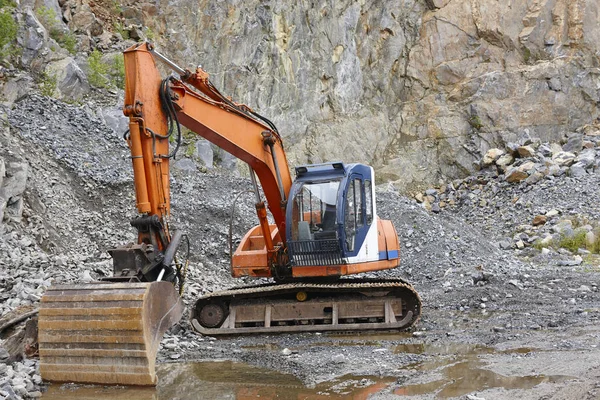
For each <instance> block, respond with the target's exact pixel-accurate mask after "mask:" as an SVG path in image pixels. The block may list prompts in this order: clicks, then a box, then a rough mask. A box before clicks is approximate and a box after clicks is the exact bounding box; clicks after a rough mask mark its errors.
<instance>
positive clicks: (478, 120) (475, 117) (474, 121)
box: [468, 115, 483, 130]
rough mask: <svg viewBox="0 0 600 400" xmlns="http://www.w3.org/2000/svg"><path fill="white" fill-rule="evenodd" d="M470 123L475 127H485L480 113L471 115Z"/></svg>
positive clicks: (477, 128) (478, 128)
mask: <svg viewBox="0 0 600 400" xmlns="http://www.w3.org/2000/svg"><path fill="white" fill-rule="evenodd" d="M468 121H469V125H471V126H472V127H473V129H476V130H480V129H481V128H483V123H482V122H481V118H479V116H478V115H471V116H470V117H469V120H468Z"/></svg>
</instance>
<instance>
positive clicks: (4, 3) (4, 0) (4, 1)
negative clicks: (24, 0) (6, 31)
mask: <svg viewBox="0 0 600 400" xmlns="http://www.w3.org/2000/svg"><path fill="white" fill-rule="evenodd" d="M15 6H16V4H15V2H14V1H12V0H0V8H4V7H8V8H15Z"/></svg>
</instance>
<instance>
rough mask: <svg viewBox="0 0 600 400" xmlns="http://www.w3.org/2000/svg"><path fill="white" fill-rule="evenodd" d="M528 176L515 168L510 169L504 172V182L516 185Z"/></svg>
mask: <svg viewBox="0 0 600 400" xmlns="http://www.w3.org/2000/svg"><path fill="white" fill-rule="evenodd" d="M528 176H529V175H528V174H527V172H523V171H521V170H519V169H517V168H511V169H510V170H508V171H506V181H507V182H510V183H517V182H521V181H523V180H525V179H527V177H528Z"/></svg>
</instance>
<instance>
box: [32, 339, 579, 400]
mask: <svg viewBox="0 0 600 400" xmlns="http://www.w3.org/2000/svg"><path fill="white" fill-rule="evenodd" d="M344 338H345V339H348V337H347V336H344ZM360 340H362V342H363V343H365V342H368V341H369V340H372V337H371V336H369V335H367V337H365V336H360ZM340 345H347V343H344V341H341V343H340ZM278 348H279V347H278V346H276V345H269V344H265V345H257V346H254V347H251V346H249V349H257V350H263V351H268V350H272V349H278ZM394 351H395V352H396V353H400V352H402V353H412V354H419V355H423V356H424V361H422V362H419V363H415V364H412V365H409V366H404V367H403V368H402V369H403V371H404V373H403V375H404V376H407V375H408V376H413V377H422V378H423V379H426V378H427V376H428V375H429V376H432V377H434V378H433V379H434V380H433V381H431V382H426V383H415V384H407V385H404V386H401V387H398V386H397V384H396V382H397V377H385V378H380V377H371V376H351V375H346V376H343V377H340V378H337V379H335V380H332V381H328V382H324V383H321V384H319V385H316V386H315V387H310V388H307V387H306V386H304V385H303V383H302V381H300V380H299V379H298V378H296V377H294V376H293V375H288V374H283V373H280V372H277V371H273V370H268V369H261V368H257V367H254V366H250V365H247V364H241V363H234V362H231V361H224V362H199V363H173V364H161V365H159V366H158V367H157V374H158V378H159V385H158V387H156V388H132V387H102V386H69V385H63V386H61V385H51V386H50V387H49V389H48V391H47V392H46V393H44V395H43V396H42V399H44V400H75V399H77V400H163V399H164V400H171V399H178V400H188V399H189V400H191V399H236V400H246V399H256V398H260V399H295V400H297V399H311V400H321V399H323V400H324V399H348V398H351V399H354V400H365V399H367V398H368V397H369V396H371V395H373V394H376V393H387V394H391V393H393V394H395V395H401V396H419V395H425V394H427V395H434V396H435V397H436V398H449V397H460V396H463V395H465V394H468V393H472V392H478V391H482V390H485V389H489V388H504V389H508V390H510V389H531V388H533V387H534V386H536V385H539V384H540V383H543V382H553V383H555V382H556V383H558V382H564V381H566V380H570V379H573V378H572V377H568V376H544V375H532V376H517V377H509V376H503V375H500V374H497V373H495V372H493V371H490V370H487V369H485V366H486V361H485V359H483V358H481V356H485V355H493V354H499V355H506V354H527V353H530V352H537V351H538V350H535V349H531V348H525V347H523V348H516V349H509V350H496V349H494V348H492V347H485V346H477V345H468V344H464V343H451V344H444V345H442V344H418V343H417V344H401V345H398V346H396V347H395V348H394Z"/></svg>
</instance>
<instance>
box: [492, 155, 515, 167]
mask: <svg viewBox="0 0 600 400" xmlns="http://www.w3.org/2000/svg"><path fill="white" fill-rule="evenodd" d="M514 160H515V159H514V158H513V156H511V155H510V154H504V155H502V156H501V157H499V158H498V159H497V160H496V165H497V166H499V167H500V168H506V167H507V166H509V165H510V164H512V163H513V161H514Z"/></svg>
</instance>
